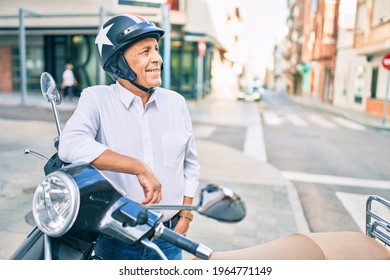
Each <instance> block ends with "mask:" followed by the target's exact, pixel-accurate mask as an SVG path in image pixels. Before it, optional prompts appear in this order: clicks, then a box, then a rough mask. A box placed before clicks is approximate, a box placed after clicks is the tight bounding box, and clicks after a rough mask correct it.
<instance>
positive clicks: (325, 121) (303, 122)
mask: <svg viewBox="0 0 390 280" xmlns="http://www.w3.org/2000/svg"><path fill="white" fill-rule="evenodd" d="M262 116H263V123H264V125H266V126H280V125H283V124H290V125H293V126H296V127H309V126H313V125H315V126H317V127H321V128H326V129H337V128H339V127H344V128H347V129H351V130H356V131H365V130H366V127H365V126H363V125H360V124H358V123H356V122H353V121H350V120H347V119H345V118H342V117H339V116H329V117H325V116H324V115H319V114H305V115H298V114H296V113H290V112H282V113H276V112H272V111H270V112H267V111H266V112H263V114H262Z"/></svg>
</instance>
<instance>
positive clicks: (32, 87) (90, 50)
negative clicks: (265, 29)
mask: <svg viewBox="0 0 390 280" xmlns="http://www.w3.org/2000/svg"><path fill="white" fill-rule="evenodd" d="M206 2H207V1H205V0H203V1H202V0H169V1H160V0H148V1H129V0H96V1H87V0H78V1H75V0H68V1H66V2H60V1H48V0H20V1H17V2H15V1H11V0H3V1H1V2H0V69H1V70H2V73H3V74H2V76H1V77H0V94H1V93H17V92H20V91H21V90H23V83H22V81H21V79H22V76H23V75H22V72H23V69H25V72H26V75H25V76H26V88H27V91H28V92H29V93H34V92H39V91H40V88H39V87H40V83H39V79H40V74H41V73H42V72H43V71H47V72H50V73H51V74H52V75H53V77H54V78H55V79H56V80H57V82H59V83H60V81H61V80H62V78H61V76H62V72H63V71H64V65H65V64H66V63H72V64H73V65H74V72H75V75H76V79H77V80H78V82H79V90H81V89H82V88H85V87H87V86H91V85H95V84H99V83H106V84H109V83H112V81H111V80H110V78H109V77H108V76H105V75H104V74H103V75H104V76H103V78H102V73H101V70H100V66H99V63H98V60H97V57H96V55H95V36H96V34H97V31H98V29H99V28H100V26H101V25H102V23H104V22H105V21H106V20H108V19H109V18H110V17H112V16H113V15H117V14H123V13H136V14H140V15H143V16H145V17H147V18H148V19H150V20H151V21H153V22H155V23H156V24H157V25H159V26H161V27H163V28H164V26H163V25H164V17H166V15H164V10H163V9H162V8H161V3H164V4H165V3H167V4H169V7H170V12H169V29H170V33H169V35H170V40H169V42H170V48H169V49H170V51H169V56H167V58H168V59H169V63H167V62H166V61H165V65H170V66H169V72H168V73H169V81H170V88H171V89H173V90H176V91H178V92H180V93H181V94H182V95H184V96H185V97H186V98H196V97H199V94H200V95H201V97H203V96H204V95H206V94H208V93H210V92H211V91H212V90H213V77H212V73H213V69H212V68H213V67H212V66H213V65H214V63H215V61H216V63H215V66H216V67H222V66H223V67H232V66H231V63H230V64H229V63H226V61H228V59H227V58H226V57H225V56H224V53H225V52H227V50H226V48H225V47H224V46H223V45H222V44H221V42H219V41H218V39H217V38H215V36H214V34H213V33H212V32H209V29H203V30H196V28H194V27H196V26H197V25H196V23H195V24H194V23H193V22H192V21H193V18H194V16H193V14H200V15H202V11H199V8H200V6H199V5H196V3H206ZM165 19H166V18H165ZM22 27H24V28H22ZM163 38H164V37H163ZM200 39H202V40H204V41H205V46H206V49H205V52H204V53H202V55H201V60H200V58H199V56H200V53H199V49H198V45H199V41H200ZM165 43H166V41H164V40H161V49H162V52H161V53H162V55H163V59H165V57H164V48H165V46H164V44H165ZM21 46H25V50H24V48H23V47H21ZM23 52H25V54H24V56H23ZM216 54H217V56H216ZM218 54H220V55H218ZM21 57H25V59H24V60H23V61H21V59H20V58H21ZM219 61H221V62H219ZM200 62H201V64H200ZM221 65H222V66H221ZM199 67H201V69H198V68H199ZM164 73H165V72H164ZM164 73H163V75H164ZM199 73H202V75H201V77H200V75H199ZM200 79H201V80H200ZM163 80H164V77H163ZM200 86H201V92H200V91H199V90H198V88H199V87H200Z"/></svg>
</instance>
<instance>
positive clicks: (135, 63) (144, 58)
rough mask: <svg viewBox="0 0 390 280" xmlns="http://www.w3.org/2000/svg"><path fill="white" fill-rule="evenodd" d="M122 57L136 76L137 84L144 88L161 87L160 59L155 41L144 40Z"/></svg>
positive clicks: (151, 39)
mask: <svg viewBox="0 0 390 280" xmlns="http://www.w3.org/2000/svg"><path fill="white" fill-rule="evenodd" d="M124 56H125V59H126V61H127V63H128V65H129V66H130V68H131V69H132V70H133V71H134V72H135V73H136V74H137V79H136V80H135V82H136V83H137V84H139V85H142V86H144V87H146V88H154V87H157V86H159V85H161V64H162V59H161V56H160V53H159V45H158V43H157V40H156V39H154V38H145V39H142V40H140V41H138V42H137V43H135V44H133V45H131V46H130V47H128V48H127V49H126V50H125V52H124Z"/></svg>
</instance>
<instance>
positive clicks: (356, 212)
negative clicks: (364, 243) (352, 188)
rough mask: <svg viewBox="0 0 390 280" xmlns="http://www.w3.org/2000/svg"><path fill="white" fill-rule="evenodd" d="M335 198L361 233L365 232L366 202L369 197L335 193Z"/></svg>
mask: <svg viewBox="0 0 390 280" xmlns="http://www.w3.org/2000/svg"><path fill="white" fill-rule="evenodd" d="M336 196H337V198H338V199H339V200H340V202H341V204H343V206H344V208H345V210H347V212H348V213H349V214H350V215H351V217H352V219H353V220H354V221H355V223H356V225H357V226H358V227H359V229H360V231H361V232H364V233H365V232H366V200H367V198H368V197H369V195H362V194H353V193H345V192H336Z"/></svg>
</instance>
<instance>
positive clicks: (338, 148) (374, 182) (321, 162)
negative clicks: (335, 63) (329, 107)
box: [262, 91, 390, 232]
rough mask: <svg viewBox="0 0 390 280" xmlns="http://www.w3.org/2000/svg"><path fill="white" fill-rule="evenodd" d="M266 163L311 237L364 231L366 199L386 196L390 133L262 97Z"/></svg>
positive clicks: (271, 96)
mask: <svg viewBox="0 0 390 280" xmlns="http://www.w3.org/2000/svg"><path fill="white" fill-rule="evenodd" d="M262 103H263V104H262V107H263V113H262V115H263V129H264V137H265V143H266V148H267V156H268V161H269V163H270V164H272V165H273V166H275V167H276V168H278V169H279V170H281V171H282V173H283V174H284V175H285V176H286V177H287V178H288V179H289V180H291V181H292V182H293V183H294V185H295V186H296V189H297V191H298V194H299V198H300V200H301V203H302V207H303V210H304V214H305V216H306V218H307V220H308V224H309V227H310V229H311V231H313V232H319V231H340V230H354V231H356V230H359V229H360V230H364V222H365V221H364V219H365V213H364V207H365V200H366V198H367V196H368V195H370V194H377V195H381V196H383V197H386V198H387V199H388V198H389V197H390V192H389V186H390V173H389V172H388V171H389V170H390V161H389V158H390V149H389V148H388V147H389V144H390V134H389V132H388V131H380V130H375V129H372V128H369V127H366V126H363V125H361V124H358V123H355V122H352V121H350V120H347V119H345V118H343V117H341V116H339V115H335V114H332V113H330V112H325V111H319V110H316V109H313V108H309V107H305V106H304V105H302V104H299V103H296V102H294V100H293V99H292V98H291V97H288V96H286V95H284V94H276V93H273V92H269V91H268V92H267V93H266V94H265V95H264V97H263V102H262Z"/></svg>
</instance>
